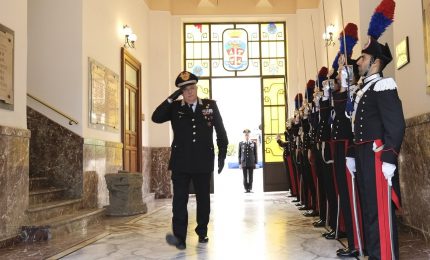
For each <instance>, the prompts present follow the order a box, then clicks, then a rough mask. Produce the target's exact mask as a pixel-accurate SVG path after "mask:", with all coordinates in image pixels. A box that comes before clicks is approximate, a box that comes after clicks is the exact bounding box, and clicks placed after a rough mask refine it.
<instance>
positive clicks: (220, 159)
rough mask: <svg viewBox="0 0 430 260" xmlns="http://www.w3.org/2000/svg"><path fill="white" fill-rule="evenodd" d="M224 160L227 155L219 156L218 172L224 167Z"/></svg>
mask: <svg viewBox="0 0 430 260" xmlns="http://www.w3.org/2000/svg"><path fill="white" fill-rule="evenodd" d="M224 160H225V157H223V156H218V174H220V173H221V171H222V169H223V168H224Z"/></svg>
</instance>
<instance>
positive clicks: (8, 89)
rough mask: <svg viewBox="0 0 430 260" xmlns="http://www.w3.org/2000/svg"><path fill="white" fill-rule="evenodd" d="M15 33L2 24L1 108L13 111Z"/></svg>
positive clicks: (0, 62) (0, 34)
mask: <svg viewBox="0 0 430 260" xmlns="http://www.w3.org/2000/svg"><path fill="white" fill-rule="evenodd" d="M13 45H14V32H13V31H12V30H11V29H9V28H7V27H5V26H3V25H2V24H0V108H4V109H8V110H13V54H14V53H13V51H14V48H13Z"/></svg>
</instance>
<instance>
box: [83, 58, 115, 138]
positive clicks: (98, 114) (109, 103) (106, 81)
mask: <svg viewBox="0 0 430 260" xmlns="http://www.w3.org/2000/svg"><path fill="white" fill-rule="evenodd" d="M88 67H89V90H90V98H89V103H90V104H89V108H90V109H89V110H90V111H89V114H90V120H89V125H90V127H93V128H97V129H102V130H109V131H114V132H118V131H119V128H120V107H119V102H120V96H119V95H120V92H119V91H120V89H119V76H118V74H115V73H114V72H113V71H111V70H110V69H108V68H106V67H105V66H103V65H102V64H100V63H98V62H97V61H95V60H93V59H91V58H89V59H88Z"/></svg>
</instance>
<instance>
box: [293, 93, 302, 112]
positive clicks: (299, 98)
mask: <svg viewBox="0 0 430 260" xmlns="http://www.w3.org/2000/svg"><path fill="white" fill-rule="evenodd" d="M294 103H295V106H296V110H299V108H300V107H301V106H302V104H303V95H302V93H299V94H297V95H296V97H295V98H294Z"/></svg>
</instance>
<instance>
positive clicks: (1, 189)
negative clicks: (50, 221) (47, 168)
mask: <svg viewBox="0 0 430 260" xmlns="http://www.w3.org/2000/svg"><path fill="white" fill-rule="evenodd" d="M29 143H30V131H28V130H26V129H17V128H12V127H6V126H0V241H2V240H6V239H10V238H12V237H14V236H16V235H17V234H18V233H19V230H20V228H21V226H22V225H24V224H26V222H27V217H26V214H25V211H26V210H27V208H28V196H29V191H28V189H29Z"/></svg>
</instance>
